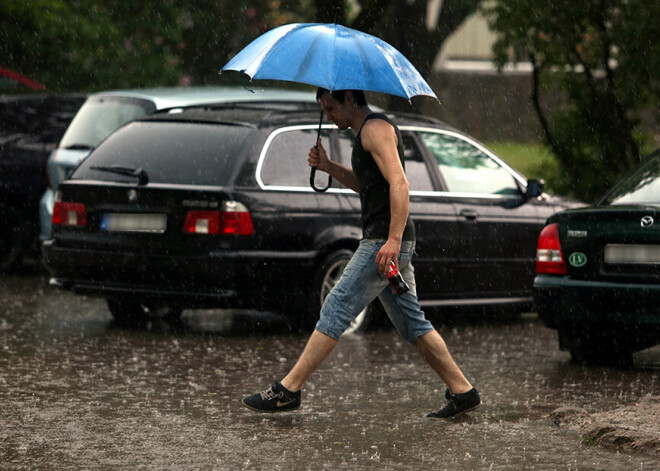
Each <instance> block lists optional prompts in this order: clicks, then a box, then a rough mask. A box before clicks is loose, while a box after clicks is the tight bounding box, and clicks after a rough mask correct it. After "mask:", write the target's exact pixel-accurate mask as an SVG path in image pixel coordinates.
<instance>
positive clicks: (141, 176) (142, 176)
mask: <svg viewBox="0 0 660 471" xmlns="http://www.w3.org/2000/svg"><path fill="white" fill-rule="evenodd" d="M89 168H91V169H92V170H100V171H102V172H110V173H116V174H119V175H127V176H129V177H135V178H137V179H138V183H139V184H140V185H146V184H147V183H149V176H148V175H147V172H146V171H145V170H144V169H143V168H142V167H138V168H130V167H122V166H121V165H93V166H91V167H89Z"/></svg>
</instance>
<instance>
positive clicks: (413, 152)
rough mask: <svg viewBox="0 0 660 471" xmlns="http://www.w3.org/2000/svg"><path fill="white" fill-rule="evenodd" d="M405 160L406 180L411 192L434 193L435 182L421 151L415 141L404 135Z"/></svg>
mask: <svg viewBox="0 0 660 471" xmlns="http://www.w3.org/2000/svg"><path fill="white" fill-rule="evenodd" d="M403 158H404V160H405V162H406V178H408V184H409V185H410V191H433V181H432V180H431V175H429V169H428V167H427V166H426V162H424V157H422V153H421V152H420V151H419V148H418V147H417V144H416V143H415V139H414V138H413V137H412V136H410V135H405V134H404V135H403Z"/></svg>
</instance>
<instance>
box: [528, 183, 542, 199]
mask: <svg viewBox="0 0 660 471" xmlns="http://www.w3.org/2000/svg"><path fill="white" fill-rule="evenodd" d="M544 187H545V182H544V181H543V180H527V190H525V198H538V197H539V196H541V195H542V194H543V188H544Z"/></svg>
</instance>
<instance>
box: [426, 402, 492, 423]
mask: <svg viewBox="0 0 660 471" xmlns="http://www.w3.org/2000/svg"><path fill="white" fill-rule="evenodd" d="M482 404H483V403H482V402H480V403H479V404H477V405H476V406H474V407H470V408H469V409H465V410H462V411H460V412H459V413H458V414H454V415H452V416H451V417H434V416H430V417H429V416H425V417H426V418H427V419H440V420H452V419H455V418H456V417H460V416H462V415H463V414H467V413H468V412H470V411H473V410H475V409H477V408H479V407H481V405H482Z"/></svg>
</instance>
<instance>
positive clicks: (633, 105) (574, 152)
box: [484, 0, 660, 201]
mask: <svg viewBox="0 0 660 471" xmlns="http://www.w3.org/2000/svg"><path fill="white" fill-rule="evenodd" d="M486 5H487V6H486V7H484V11H485V13H486V14H487V15H488V17H489V19H490V25H491V27H492V29H493V30H494V31H496V32H497V33H498V40H497V42H496V44H495V46H494V49H493V50H494V53H495V55H496V61H497V63H498V64H499V66H500V67H502V66H504V65H505V64H506V63H507V62H509V61H510V60H514V61H529V62H530V63H531V64H532V69H533V71H532V75H531V80H532V96H531V99H532V101H533V104H534V108H535V110H536V114H537V116H538V119H539V122H540V124H541V128H542V129H543V133H544V139H545V141H546V142H547V144H548V145H549V147H550V148H551V149H552V151H553V153H554V154H555V156H556V158H557V160H558V162H559V166H560V172H559V173H560V175H561V178H560V177H559V176H555V177H554V178H553V180H554V181H552V183H553V187H554V188H557V189H558V190H559V191H561V192H563V193H566V194H570V195H573V196H575V197H577V198H580V199H583V200H586V201H593V200H594V199H595V198H597V197H598V196H600V195H601V194H602V193H603V192H604V191H605V190H606V189H607V188H609V187H610V186H611V185H612V184H614V183H615V182H616V181H617V180H618V179H619V178H620V177H621V175H622V174H623V173H625V172H626V171H627V170H628V169H630V167H631V166H633V165H634V164H635V163H637V162H638V161H639V160H640V154H641V152H640V148H642V147H644V145H645V137H644V136H643V135H642V134H641V133H640V132H639V127H638V126H639V123H640V118H639V116H640V111H641V110H642V109H644V108H648V107H653V106H657V103H658V98H659V97H660V94H659V91H660V89H659V85H658V80H657V77H658V76H660V75H659V74H660V46H659V45H658V43H657V41H656V39H655V38H657V37H659V35H660V26H659V25H658V22H657V16H658V13H660V4H658V3H657V2H648V1H646V0H554V1H552V2H547V1H544V0H494V1H493V2H492V3H489V4H486ZM554 87H557V88H558V89H559V90H560V91H561V93H562V95H563V97H564V103H563V104H562V105H561V106H558V107H555V110H554V111H552V112H549V111H548V106H547V105H544V102H543V94H544V93H546V94H547V93H548V92H550V91H552V90H553V89H554ZM551 178H552V177H551Z"/></svg>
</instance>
